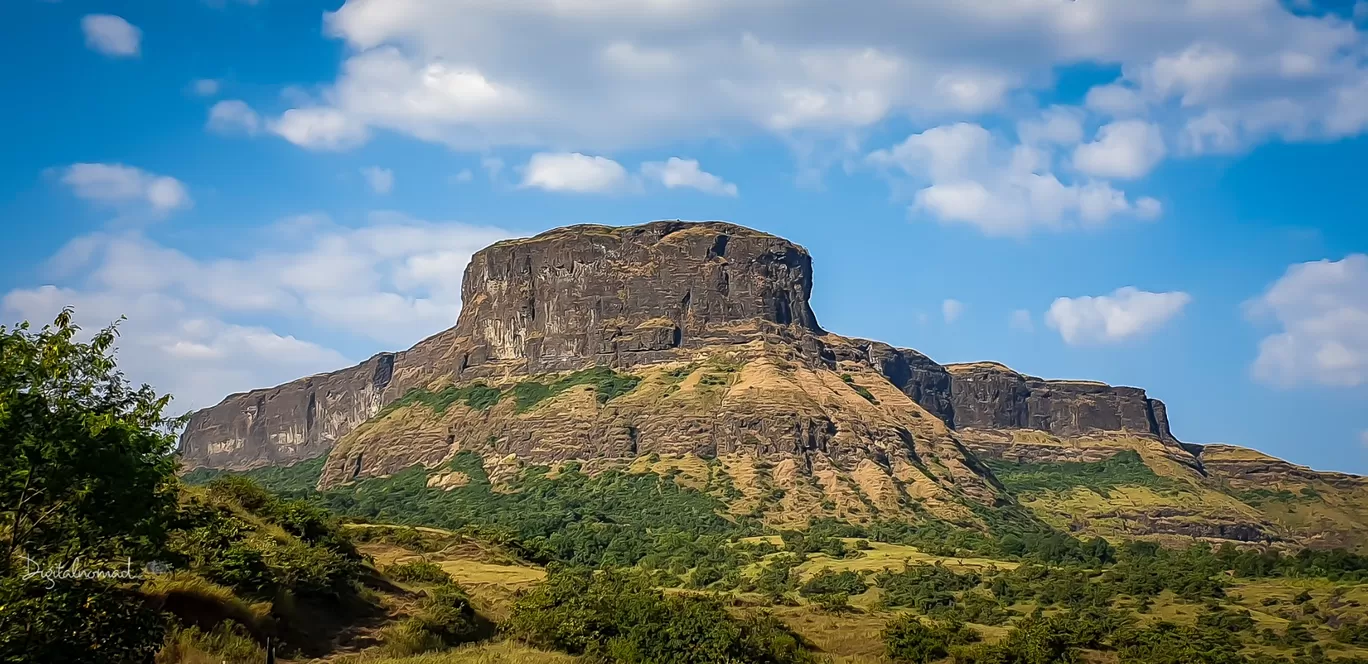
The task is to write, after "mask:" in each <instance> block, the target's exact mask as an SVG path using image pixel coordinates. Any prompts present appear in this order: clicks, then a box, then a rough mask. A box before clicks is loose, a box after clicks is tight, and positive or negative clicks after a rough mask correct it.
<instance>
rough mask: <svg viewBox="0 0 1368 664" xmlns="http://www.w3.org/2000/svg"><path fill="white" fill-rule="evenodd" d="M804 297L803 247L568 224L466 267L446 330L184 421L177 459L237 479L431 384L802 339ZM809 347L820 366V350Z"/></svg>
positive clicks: (700, 232) (718, 230)
mask: <svg viewBox="0 0 1368 664" xmlns="http://www.w3.org/2000/svg"><path fill="white" fill-rule="evenodd" d="M811 289H812V260H811V258H810V257H809V256H808V253H807V251H806V250H804V249H803V248H802V247H799V246H798V245H795V244H793V243H791V242H788V241H786V240H783V239H781V238H778V237H775V236H773V235H768V234H765V233H760V232H758V231H754V230H750V229H747V228H743V227H741V226H736V225H734V224H727V223H721V222H704V223H686V222H679V221H661V222H654V223H650V224H645V225H642V226H630V227H622V228H613V227H607V226H571V227H568V228H560V229H556V230H552V231H549V232H546V233H543V234H541V235H538V236H536V237H532V238H527V239H521V240H508V241H504V242H499V243H497V244H495V245H493V246H490V247H488V248H486V249H484V250H482V251H480V252H478V253H477V254H476V255H475V256H474V258H473V259H472V260H471V263H470V265H469V266H468V267H467V268H466V272H465V280H464V282H463V286H462V293H463V301H464V303H465V304H464V308H463V310H462V312H461V316H460V320H459V321H458V322H457V324H456V326H455V327H454V328H452V329H449V330H446V331H444V332H441V333H439V334H437V335H434V336H432V337H430V338H428V339H425V340H423V341H421V342H419V343H418V344H417V345H415V346H414V347H413V348H411V349H409V350H407V351H403V352H399V353H384V354H381V355H377V356H376V357H374V358H372V359H370V360H368V361H366V362H364V363H362V364H360V365H358V366H355V367H351V368H349V369H343V370H341V371H337V372H333V373H329V374H321V375H318V376H311V377H309V378H303V379H300V380H296V381H293V382H290V383H287V384H285V385H281V386H279V387H275V388H270V389H265V390H254V391H252V392H249V393H245V394H235V395H232V396H230V397H228V398H226V399H225V400H224V401H223V402H222V403H220V404H218V405H217V406H213V407H211V408H207V409H204V410H200V411H198V412H196V413H193V414H192V415H191V418H190V421H189V423H188V425H187V427H186V430H185V432H184V433H183V434H182V436H181V446H180V447H181V449H180V453H181V458H182V460H183V464H184V466H185V467H186V468H187V469H189V468H196V467H200V466H208V467H213V468H226V469H234V470H242V469H248V468H254V467H259V466H265V465H278V464H288V463H291V462H293V461H297V460H300V459H308V458H313V457H316V456H319V455H321V454H325V453H327V452H328V450H329V449H331V447H332V445H333V444H334V443H335V442H336V441H337V440H339V439H341V438H342V437H343V436H345V435H346V434H347V433H349V432H350V431H351V430H352V429H354V428H356V427H357V426H358V425H360V424H361V423H362V422H365V421H366V420H367V419H369V418H370V417H372V416H374V415H375V414H376V413H377V412H378V411H379V410H380V408H381V407H382V406H383V405H385V404H387V403H390V402H392V401H394V400H395V399H397V398H399V396H401V395H403V394H404V393H405V392H406V391H407V390H409V389H411V388H413V387H417V386H421V385H427V384H429V383H431V382H433V381H435V380H436V381H441V380H446V381H449V382H450V381H461V380H470V379H476V378H486V377H489V376H494V375H506V374H509V373H518V374H526V375H531V374H540V373H545V372H550V371H562V370H572V369H578V368H583V367H586V366H593V365H596V364H609V365H612V366H618V367H623V366H631V365H634V364H643V363H651V362H659V361H665V360H669V359H671V358H673V357H675V356H676V354H677V353H678V352H681V351H687V350H688V349H693V348H699V347H701V346H705V345H710V344H740V343H746V342H748V341H751V340H753V339H756V338H761V337H764V336H771V337H775V338H780V339H787V340H790V341H793V340H801V339H802V338H804V337H805V336H810V335H812V334H814V333H819V332H820V328H819V327H818V325H817V319H816V317H815V316H814V315H813V313H812V309H811V308H810V307H809V305H808V296H809V293H810V292H811ZM795 343H798V344H799V345H800V346H802V344H801V342H800V341H795ZM806 348H807V349H808V351H809V352H808V353H807V361H817V360H816V358H817V357H818V355H819V353H818V351H817V350H816V346H814V345H812V344H811V343H809V344H807V346H806Z"/></svg>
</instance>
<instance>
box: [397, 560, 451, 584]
mask: <svg viewBox="0 0 1368 664" xmlns="http://www.w3.org/2000/svg"><path fill="white" fill-rule="evenodd" d="M384 572H385V576H387V577H389V578H391V579H393V580H395V581H400V582H403V583H451V575H450V574H447V573H446V572H445V571H444V570H443V569H442V567H441V566H440V565H437V564H435V563H430V562H427V561H422V560H415V561H413V562H407V563H397V564H394V565H390V566H389V567H386V568H385V570H384Z"/></svg>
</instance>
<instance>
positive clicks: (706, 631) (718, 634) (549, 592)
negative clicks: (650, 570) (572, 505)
mask: <svg viewBox="0 0 1368 664" xmlns="http://www.w3.org/2000/svg"><path fill="white" fill-rule="evenodd" d="M506 627H507V629H508V631H509V633H511V634H513V635H514V636H516V637H518V638H521V639H523V640H525V641H527V642H528V643H530V644H532V645H534V646H537V647H540V648H546V649H553V650H561V651H564V652H569V653H572V654H586V655H588V656H589V657H590V658H591V659H595V660H600V661H607V662H620V663H623V664H638V663H639V664H647V663H650V664H692V663H697V664H711V663H717V664H722V663H731V662H756V663H773V664H790V663H793V664H798V663H807V662H813V661H815V660H814V658H813V656H812V655H811V654H810V653H809V652H808V650H807V649H806V648H805V647H804V646H803V644H802V643H801V641H800V640H799V639H798V637H797V636H795V635H794V634H793V633H792V632H790V631H789V630H788V629H786V628H785V627H784V626H783V625H782V623H780V622H779V621H778V620H777V619H775V618H773V617H772V616H769V615H765V614H761V615H753V616H746V617H743V618H737V617H734V616H732V615H731V614H730V613H728V612H727V610H726V608H725V607H724V606H723V605H722V604H721V603H720V602H718V601H717V600H716V599H715V598H712V597H707V596H700V595H690V594H678V595H677V594H671V595H664V594H662V593H661V592H660V591H658V590H655V589H653V588H651V587H650V586H648V585H647V584H645V583H644V582H643V581H642V580H641V579H640V578H639V577H634V576H631V575H627V574H623V573H621V572H616V571H612V570H608V571H604V572H601V573H597V574H596V573H594V572H591V571H588V570H574V569H563V568H557V569H553V570H551V574H550V575H549V576H548V577H547V579H546V581H545V582H543V583H542V584H541V585H539V586H538V587H537V588H536V589H534V590H533V591H532V592H530V593H529V594H527V595H525V596H523V597H521V598H519V599H518V600H517V602H516V603H515V604H514V606H513V614H512V617H511V618H510V619H509V622H508V623H507V626H506Z"/></svg>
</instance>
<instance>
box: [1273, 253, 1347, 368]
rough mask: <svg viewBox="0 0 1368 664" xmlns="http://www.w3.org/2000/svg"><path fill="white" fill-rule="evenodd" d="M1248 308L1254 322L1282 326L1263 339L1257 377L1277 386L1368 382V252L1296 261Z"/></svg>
mask: <svg viewBox="0 0 1368 664" xmlns="http://www.w3.org/2000/svg"><path fill="white" fill-rule="evenodd" d="M1247 308H1248V313H1249V315H1250V316H1251V317H1252V318H1253V319H1254V320H1255V321H1259V322H1262V321H1273V322H1275V323H1276V324H1278V325H1280V326H1281V327H1282V331H1280V332H1278V333H1276V334H1272V335H1269V336H1268V337H1265V338H1264V339H1263V341H1262V342H1260V344H1259V355H1258V358H1257V359H1256V360H1255V361H1254V367H1253V372H1254V376H1255V378H1257V379H1259V380H1260V381H1262V382H1265V383H1268V384H1272V385H1279V386H1294V385H1304V384H1320V385H1330V386H1340V387H1353V386H1359V385H1364V384H1365V383H1368V255H1365V254H1353V255H1350V256H1348V257H1346V258H1344V259H1342V260H1338V261H1330V260H1322V261H1315V262H1310V263H1300V264H1297V265H1293V266H1291V267H1289V268H1288V269H1287V272H1286V273H1285V274H1283V276H1282V278H1280V279H1278V280H1277V281H1276V282H1275V283H1274V284H1273V285H1272V286H1270V287H1269V288H1268V290H1267V291H1266V292H1265V293H1264V294H1263V295H1262V296H1260V297H1259V298H1257V299H1255V300H1253V301H1251V302H1250V303H1249V304H1248V305H1247Z"/></svg>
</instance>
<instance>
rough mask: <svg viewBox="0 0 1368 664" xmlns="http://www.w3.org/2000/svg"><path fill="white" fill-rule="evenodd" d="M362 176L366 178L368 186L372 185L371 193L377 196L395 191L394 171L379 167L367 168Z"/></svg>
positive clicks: (362, 170)
mask: <svg viewBox="0 0 1368 664" xmlns="http://www.w3.org/2000/svg"><path fill="white" fill-rule="evenodd" d="M361 176H362V177H364V178H366V184H368V185H370V188H371V191H373V192H375V193H377V194H381V195H384V194H388V193H390V192H391V191H394V171H392V170H390V169H388V168H380V167H379V166H367V167H366V168H363V169H361Z"/></svg>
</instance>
